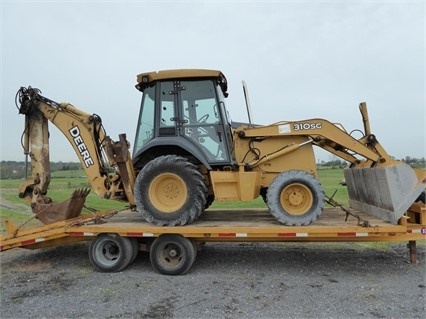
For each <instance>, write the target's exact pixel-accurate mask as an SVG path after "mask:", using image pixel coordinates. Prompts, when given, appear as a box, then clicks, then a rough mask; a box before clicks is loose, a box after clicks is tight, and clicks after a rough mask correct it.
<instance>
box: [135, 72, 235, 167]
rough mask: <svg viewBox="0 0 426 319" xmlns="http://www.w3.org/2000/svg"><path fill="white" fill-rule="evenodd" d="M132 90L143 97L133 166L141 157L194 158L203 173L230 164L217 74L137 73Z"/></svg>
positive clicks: (226, 120) (222, 81)
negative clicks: (171, 155)
mask: <svg viewBox="0 0 426 319" xmlns="http://www.w3.org/2000/svg"><path fill="white" fill-rule="evenodd" d="M136 88H137V89H138V90H140V91H141V92H142V93H143V95H142V104H141V109H140V114H139V119H138V126H137V132H136V138H135V143H134V149H133V158H134V159H135V160H136V161H138V158H143V157H146V156H145V155H146V154H147V153H148V154H149V153H155V156H158V155H162V154H172V153H174V154H177V155H182V156H190V157H191V158H193V157H195V158H196V159H197V160H198V161H200V162H201V163H203V164H204V165H205V166H206V167H207V168H208V169H211V167H212V166H227V165H233V164H234V163H235V161H234V158H233V143H232V130H231V124H230V123H231V120H230V118H229V117H228V114H227V111H226V108H225V103H224V100H225V98H226V97H227V95H228V93H227V92H226V90H227V83H226V78H225V76H224V75H223V74H222V73H221V72H220V71H213V70H170V71H160V72H150V73H143V74H140V75H139V76H138V84H137V85H136ZM153 156H154V155H153ZM148 157H149V156H148Z"/></svg>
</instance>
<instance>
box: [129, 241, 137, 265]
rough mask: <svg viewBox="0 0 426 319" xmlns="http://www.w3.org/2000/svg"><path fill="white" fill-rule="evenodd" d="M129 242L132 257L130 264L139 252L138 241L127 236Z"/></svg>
mask: <svg viewBox="0 0 426 319" xmlns="http://www.w3.org/2000/svg"><path fill="white" fill-rule="evenodd" d="M129 240H130V242H131V243H132V258H131V260H130V264H131V263H133V262H134V261H135V259H136V257H137V256H138V253H139V241H138V239H137V238H136V237H129Z"/></svg>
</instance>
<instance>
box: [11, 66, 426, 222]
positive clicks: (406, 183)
mask: <svg viewBox="0 0 426 319" xmlns="http://www.w3.org/2000/svg"><path fill="white" fill-rule="evenodd" d="M136 88H137V89H138V90H139V91H141V92H142V93H143V94H142V103H141V107H140V112H139V117H138V122H137V132H136V137H135V140H134V144H133V155H132V156H131V155H130V152H129V149H130V144H129V142H128V141H127V139H126V135H125V134H121V135H120V136H119V141H118V142H114V141H113V140H111V138H110V137H109V136H108V135H107V134H106V132H105V130H104V128H103V126H102V121H101V118H100V117H99V116H98V115H96V114H89V113H86V112H83V111H82V110H80V109H78V108H76V107H74V106H72V105H71V104H69V103H57V102H55V101H52V100H50V99H48V98H46V97H44V96H42V95H41V92H40V91H39V90H37V89H35V88H31V87H28V88H25V87H22V88H21V89H20V90H19V91H18V93H17V106H18V108H19V112H20V113H22V114H24V115H25V131H24V135H23V147H24V153H25V154H27V155H29V156H30V158H31V177H30V178H29V179H27V180H25V181H24V182H23V183H22V185H21V187H20V190H19V195H20V196H21V197H23V198H25V199H27V200H28V201H29V202H31V203H32V208H33V211H34V213H35V214H37V216H38V218H39V219H40V220H41V221H42V222H43V223H46V224H47V223H51V222H55V221H59V220H64V219H68V218H72V217H75V216H77V215H79V214H80V213H81V210H82V208H83V205H84V201H85V197H86V196H87V193H88V192H87V191H84V190H77V191H76V192H75V193H74V194H73V196H72V198H71V199H69V200H67V201H66V202H64V203H54V202H52V201H51V199H50V198H48V197H47V196H46V195H47V190H48V185H49V181H50V168H49V132H48V122H49V121H50V122H51V123H53V124H54V125H55V126H57V127H58V128H59V130H60V131H61V132H62V133H63V134H64V135H65V136H66V137H67V139H68V140H69V142H70V143H71V145H72V147H73V148H74V151H75V152H76V153H77V154H78V157H79V159H80V162H81V164H82V166H83V168H84V169H85V172H86V175H87V177H88V179H89V182H90V184H91V186H92V188H93V190H94V191H95V192H96V193H97V194H98V195H99V196H102V197H103V198H109V199H115V200H120V201H125V202H128V203H129V205H130V207H131V208H132V209H135V210H138V211H139V212H140V214H141V215H142V217H143V218H144V219H145V220H146V221H148V222H151V223H153V224H155V225H159V226H176V225H185V224H190V223H192V222H193V221H195V220H196V219H197V218H198V217H199V216H200V215H201V214H202V213H203V211H204V210H205V209H207V208H208V207H209V206H210V204H211V203H212V202H213V201H251V200H253V199H255V198H257V197H258V196H262V197H263V200H264V201H265V203H266V204H267V206H268V208H269V210H270V212H271V214H272V215H273V216H275V218H276V219H277V220H278V221H279V222H280V223H282V224H284V225H308V224H310V223H312V222H313V221H314V220H315V219H316V218H317V217H318V216H319V215H320V214H321V212H322V209H323V206H324V200H325V195H324V193H323V189H322V186H321V184H320V182H319V181H318V179H317V177H316V161H315V156H314V151H313V146H317V147H321V148H323V149H325V150H327V151H328V152H330V153H332V154H334V155H336V156H338V157H340V158H342V159H344V160H345V161H347V162H349V163H350V167H349V168H347V169H345V179H346V183H347V187H348V192H349V197H350V198H349V203H350V206H351V207H352V208H354V209H356V210H361V211H364V212H367V213H369V214H371V215H374V216H376V217H379V218H382V219H384V220H387V221H390V222H393V223H396V222H397V221H398V219H399V218H401V217H402V215H403V214H404V213H405V212H406V211H407V209H408V208H409V207H410V206H411V205H412V204H413V203H414V202H415V201H416V199H417V198H419V196H421V195H422V194H423V195H424V191H425V186H426V184H425V182H426V173H425V171H422V170H417V169H413V168H411V167H410V166H408V165H406V164H404V163H402V162H399V161H395V160H393V159H392V158H391V157H390V156H389V155H388V154H387V152H386V151H385V150H384V149H383V147H382V146H381V145H380V143H379V142H378V140H377V138H376V137H375V135H373V134H372V133H371V130H370V125H369V120H368V114H367V106H366V104H365V103H361V104H360V111H361V115H362V121H363V125H364V134H363V136H362V137H361V138H358V139H356V138H354V137H353V136H351V135H350V134H349V133H347V131H346V130H345V129H344V128H343V127H342V126H341V125H340V124H334V123H331V122H329V121H327V120H325V119H321V118H313V119H305V120H301V121H280V122H277V123H274V124H271V125H266V126H261V125H254V124H252V123H246V124H243V123H234V122H232V121H231V120H230V118H229V115H228V112H227V110H226V107H225V98H226V97H227V96H228V93H227V81H226V78H225V76H224V75H223V73H222V72H220V71H216V70H201V69H181V70H166V71H159V72H148V73H142V74H139V75H138V76H137V85H136ZM246 100H247V99H246ZM248 110H249V107H248ZM250 118H251V117H250V116H249V119H250Z"/></svg>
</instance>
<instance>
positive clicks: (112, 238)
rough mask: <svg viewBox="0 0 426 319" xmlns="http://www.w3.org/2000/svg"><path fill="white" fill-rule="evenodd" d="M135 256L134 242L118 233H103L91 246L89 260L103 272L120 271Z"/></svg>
mask: <svg viewBox="0 0 426 319" xmlns="http://www.w3.org/2000/svg"><path fill="white" fill-rule="evenodd" d="M133 256H134V248H133V245H132V242H131V240H130V239H129V238H127V237H121V236H119V235H116V234H101V235H98V236H97V237H95V238H94V239H93V240H92V242H91V243H90V246H89V260H90V263H91V264H92V266H93V267H94V268H95V269H96V270H97V271H101V272H118V271H121V270H123V269H124V268H126V267H127V266H128V265H129V264H130V263H131V262H132V258H133Z"/></svg>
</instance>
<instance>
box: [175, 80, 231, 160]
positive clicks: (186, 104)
mask: <svg viewBox="0 0 426 319" xmlns="http://www.w3.org/2000/svg"><path fill="white" fill-rule="evenodd" d="M179 92H180V99H179V102H180V107H179V111H180V117H181V119H182V121H181V122H182V123H181V124H182V129H181V130H180V134H182V135H183V136H184V137H185V138H188V139H190V140H191V141H192V142H193V143H194V144H195V145H196V146H197V147H198V148H200V149H201V151H202V152H203V153H204V154H205V156H206V157H207V159H208V162H209V163H210V164H213V165H214V164H218V165H219V164H229V163H230V156H229V152H228V145H227V139H226V132H225V131H224V126H226V125H227V124H228V123H223V121H222V119H223V116H221V113H220V112H221V109H220V107H219V103H218V99H217V92H216V87H215V84H214V81H213V80H191V81H190V80H188V81H181V82H180V90H179Z"/></svg>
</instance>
